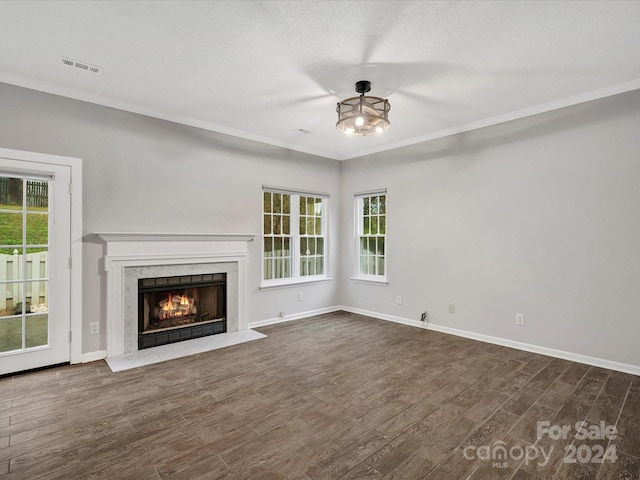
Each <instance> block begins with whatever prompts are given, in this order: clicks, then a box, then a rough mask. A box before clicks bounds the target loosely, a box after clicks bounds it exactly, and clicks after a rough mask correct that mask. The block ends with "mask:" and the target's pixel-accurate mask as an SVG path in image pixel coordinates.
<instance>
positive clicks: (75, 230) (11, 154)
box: [0, 148, 82, 363]
mask: <svg viewBox="0 0 640 480" xmlns="http://www.w3.org/2000/svg"><path fill="white" fill-rule="evenodd" d="M0 157H4V158H8V159H13V160H21V161H27V162H35V163H43V164H47V165H62V166H65V167H69V169H70V170H71V185H73V188H72V189H71V192H72V193H71V208H70V213H71V237H70V241H71V251H70V253H69V255H70V256H71V259H72V262H71V269H70V274H71V285H70V288H71V295H70V300H69V302H70V304H69V308H70V315H71V319H70V327H69V328H70V330H71V345H70V350H69V360H70V362H71V363H80V362H82V159H80V158H75V157H62V156H60V155H49V154H45V153H36V152H25V151H20V150H9V149H6V148H0Z"/></svg>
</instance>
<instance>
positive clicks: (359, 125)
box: [355, 117, 364, 127]
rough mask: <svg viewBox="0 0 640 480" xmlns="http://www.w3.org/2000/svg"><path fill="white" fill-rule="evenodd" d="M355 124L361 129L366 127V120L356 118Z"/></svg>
mask: <svg viewBox="0 0 640 480" xmlns="http://www.w3.org/2000/svg"><path fill="white" fill-rule="evenodd" d="M355 123H356V126H357V127H361V126H362V125H364V118H362V117H358V118H356V122H355Z"/></svg>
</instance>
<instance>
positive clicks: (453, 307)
mask: <svg viewBox="0 0 640 480" xmlns="http://www.w3.org/2000/svg"><path fill="white" fill-rule="evenodd" d="M449 313H456V306H455V305H454V304H453V303H450V304H449Z"/></svg>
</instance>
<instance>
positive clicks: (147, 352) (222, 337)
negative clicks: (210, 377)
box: [106, 330, 266, 372]
mask: <svg viewBox="0 0 640 480" xmlns="http://www.w3.org/2000/svg"><path fill="white" fill-rule="evenodd" d="M265 337H266V335H264V334H262V333H259V332H256V331H255V330H244V331H241V332H228V333H221V334H218V335H211V336H208V337H200V338H194V339H193V340H186V341H184V342H176V343H170V344H168V345H161V346H159V347H154V348H145V349H144V350H138V351H135V352H131V353H125V354H124V355H119V356H117V357H110V358H107V359H106V362H107V364H108V365H109V367H110V368H111V370H112V371H114V372H120V371H122V370H129V369H131V368H137V367H143V366H145V365H151V364H152V363H159V362H165V361H167V360H173V359H175V358H182V357H186V356H188V355H195V354H197V353H203V352H209V351H211V350H217V349H219V348H224V347H229V346H231V345H237V344H239V343H244V342H250V341H252V340H258V339H260V338H265Z"/></svg>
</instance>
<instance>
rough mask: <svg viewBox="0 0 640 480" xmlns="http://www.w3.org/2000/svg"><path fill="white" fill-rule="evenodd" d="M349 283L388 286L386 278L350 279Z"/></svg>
mask: <svg viewBox="0 0 640 480" xmlns="http://www.w3.org/2000/svg"><path fill="white" fill-rule="evenodd" d="M351 281H353V282H358V283H369V284H373V285H384V286H386V285H389V282H388V281H387V277H382V278H375V277H351Z"/></svg>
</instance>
